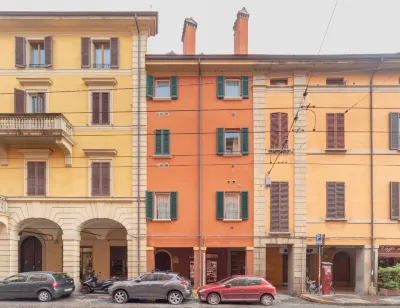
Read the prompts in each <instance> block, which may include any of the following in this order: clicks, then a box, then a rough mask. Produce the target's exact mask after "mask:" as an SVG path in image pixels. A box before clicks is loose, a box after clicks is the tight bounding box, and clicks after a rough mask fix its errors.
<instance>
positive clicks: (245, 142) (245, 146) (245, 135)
mask: <svg viewBox="0 0 400 308" xmlns="http://www.w3.org/2000/svg"><path fill="white" fill-rule="evenodd" d="M240 133H241V143H242V154H243V155H248V154H249V129H248V128H247V127H242V128H241V129H240Z"/></svg>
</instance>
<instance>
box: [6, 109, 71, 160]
mask: <svg viewBox="0 0 400 308" xmlns="http://www.w3.org/2000/svg"><path fill="white" fill-rule="evenodd" d="M72 128H73V126H72V124H71V123H70V122H69V121H68V120H67V119H66V118H65V117H64V116H63V115H62V114H61V113H25V114H16V113H0V162H1V165H3V166H4V165H7V147H8V146H10V145H12V146H22V145H23V146H26V145H43V146H58V147H60V148H61V149H62V150H63V152H64V154H65V165H66V166H71V164H72V147H73V145H74V144H75V142H74V140H73V138H72Z"/></svg>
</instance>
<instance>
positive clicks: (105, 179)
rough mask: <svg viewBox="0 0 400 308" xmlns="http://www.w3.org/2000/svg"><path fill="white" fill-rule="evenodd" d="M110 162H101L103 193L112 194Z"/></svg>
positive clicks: (104, 194) (103, 194) (105, 194)
mask: <svg viewBox="0 0 400 308" xmlns="http://www.w3.org/2000/svg"><path fill="white" fill-rule="evenodd" d="M110 181H111V178H110V163H101V195H102V196H109V195H110Z"/></svg>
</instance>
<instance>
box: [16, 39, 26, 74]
mask: <svg viewBox="0 0 400 308" xmlns="http://www.w3.org/2000/svg"><path fill="white" fill-rule="evenodd" d="M15 66H16V67H20V68H23V67H26V39H25V38H24V37H15Z"/></svg>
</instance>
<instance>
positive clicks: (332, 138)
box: [326, 113, 345, 149]
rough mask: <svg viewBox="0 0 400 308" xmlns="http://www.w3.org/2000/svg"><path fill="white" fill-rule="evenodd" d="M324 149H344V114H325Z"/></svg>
mask: <svg viewBox="0 0 400 308" xmlns="http://www.w3.org/2000/svg"><path fill="white" fill-rule="evenodd" d="M326 148H327V149H344V148H345V147H344V113H327V114H326Z"/></svg>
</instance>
